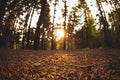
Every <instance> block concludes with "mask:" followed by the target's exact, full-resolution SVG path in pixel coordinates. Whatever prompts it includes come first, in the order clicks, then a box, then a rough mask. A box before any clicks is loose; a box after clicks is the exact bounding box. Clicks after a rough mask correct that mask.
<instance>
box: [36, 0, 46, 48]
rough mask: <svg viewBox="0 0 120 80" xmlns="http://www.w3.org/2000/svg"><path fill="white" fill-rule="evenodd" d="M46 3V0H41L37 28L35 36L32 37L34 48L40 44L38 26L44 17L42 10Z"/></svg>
mask: <svg viewBox="0 0 120 80" xmlns="http://www.w3.org/2000/svg"><path fill="white" fill-rule="evenodd" d="M46 4H47V0H42V2H41V12H40V16H39V19H38V22H37V28H36V31H35V37H34V49H39V45H40V26H42V20H43V18H44V17H45V16H44V10H45V6H46Z"/></svg>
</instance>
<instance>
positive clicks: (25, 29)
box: [22, 10, 30, 49]
mask: <svg viewBox="0 0 120 80" xmlns="http://www.w3.org/2000/svg"><path fill="white" fill-rule="evenodd" d="M29 17H30V10H28V13H27V15H26V18H25V24H24V31H23V38H22V48H23V49H24V48H26V44H25V41H26V36H27V35H26V32H27V26H28V25H27V23H28V20H29Z"/></svg>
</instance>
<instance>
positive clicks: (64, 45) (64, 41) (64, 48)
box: [63, 0, 67, 50]
mask: <svg viewBox="0 0 120 80" xmlns="http://www.w3.org/2000/svg"><path fill="white" fill-rule="evenodd" d="M64 8H65V12H64V19H65V20H64V40H63V50H66V36H67V33H66V17H67V15H66V14H67V5H66V0H65V3H64Z"/></svg>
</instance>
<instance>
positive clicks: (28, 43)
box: [27, 7, 34, 49]
mask: <svg viewBox="0 0 120 80" xmlns="http://www.w3.org/2000/svg"><path fill="white" fill-rule="evenodd" d="M31 12H32V13H31ZM30 14H31V17H30V23H29V26H28V35H27V48H28V49H29V48H30V41H29V40H30V27H31V22H32V18H33V14H34V7H33V9H32V10H31V11H30Z"/></svg>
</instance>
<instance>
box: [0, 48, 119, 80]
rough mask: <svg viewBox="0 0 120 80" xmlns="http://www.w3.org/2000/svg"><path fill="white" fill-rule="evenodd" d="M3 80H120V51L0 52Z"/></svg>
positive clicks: (0, 74)
mask: <svg viewBox="0 0 120 80" xmlns="http://www.w3.org/2000/svg"><path fill="white" fill-rule="evenodd" d="M0 80H120V50H119V49H83V50H77V51H60V50H53V51H50V50H47V51H42V50H36V51H35V50H8V49H0Z"/></svg>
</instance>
